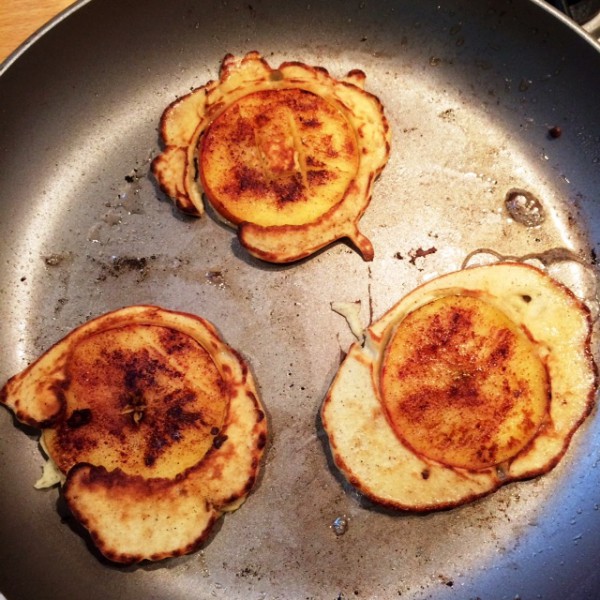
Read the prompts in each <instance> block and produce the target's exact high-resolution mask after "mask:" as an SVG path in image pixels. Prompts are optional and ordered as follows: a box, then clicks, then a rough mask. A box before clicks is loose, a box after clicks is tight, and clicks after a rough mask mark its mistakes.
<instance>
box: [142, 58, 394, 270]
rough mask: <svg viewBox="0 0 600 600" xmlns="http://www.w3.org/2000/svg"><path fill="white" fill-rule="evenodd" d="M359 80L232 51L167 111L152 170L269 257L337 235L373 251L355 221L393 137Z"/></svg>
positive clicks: (174, 194)
mask: <svg viewBox="0 0 600 600" xmlns="http://www.w3.org/2000/svg"><path fill="white" fill-rule="evenodd" d="M364 82H365V74H364V73H363V72H362V71H359V70H354V71H351V72H350V73H348V75H347V76H346V77H345V78H343V79H341V80H336V79H334V78H333V77H331V76H330V75H329V73H328V72H327V71H326V70H325V69H323V68H321V67H311V66H308V65H304V64H302V63H299V62H286V63H283V64H281V65H280V66H279V68H277V69H272V68H271V67H270V66H269V65H268V63H267V62H266V61H265V59H264V58H262V57H261V55H260V54H258V53H257V52H250V53H248V54H246V55H245V56H244V57H242V58H237V57H234V56H232V55H227V56H226V57H225V59H224V60H223V63H222V65H221V71H220V76H219V79H218V80H217V81H210V82H208V83H207V84H206V85H204V86H202V87H200V88H198V89H196V90H194V91H192V92H191V93H190V94H188V95H186V96H184V97H182V98H180V99H179V100H177V101H176V102H174V103H173V104H171V105H170V106H169V107H167V109H166V110H165V112H164V113H163V116H162V120H161V126H160V131H161V137H162V141H163V143H164V149H163V152H162V153H161V154H160V155H159V156H157V157H156V159H155V160H154V161H153V163H152V170H153V173H154V175H155V177H156V179H157V181H158V182H159V184H160V186H161V188H162V189H163V191H164V192H165V193H166V194H167V195H168V196H170V197H171V198H172V199H173V201H174V202H175V204H176V205H177V206H178V207H179V208H180V209H181V210H182V211H184V212H187V213H189V214H193V215H197V216H200V215H202V214H203V212H204V205H203V200H202V192H204V194H205V196H206V199H207V200H208V202H209V203H210V204H211V205H212V207H213V208H214V209H215V210H216V211H217V213H218V214H219V215H220V216H221V217H222V218H223V219H225V220H226V221H227V222H228V223H230V224H231V225H232V226H234V227H235V228H236V229H237V232H238V237H239V239H240V242H241V243H242V245H243V246H244V247H245V248H246V249H247V250H248V251H249V252H250V253H251V254H253V255H254V256H257V257H258V258H261V259H263V260H265V261H270V262H277V263H279V262H291V261H295V260H298V259H300V258H303V257H306V256H308V255H310V254H312V253H313V252H315V251H317V250H319V249H320V248H323V247H325V246H327V245H329V244H330V243H332V242H333V241H335V240H338V239H341V238H347V239H349V240H351V241H352V242H353V243H354V244H355V246H356V247H357V248H358V250H359V252H360V253H361V254H362V256H363V258H364V259H365V260H372V258H373V246H372V244H371V242H370V241H369V240H368V239H367V238H366V237H365V236H364V235H363V234H362V233H361V232H360V231H359V230H358V226H357V223H358V221H359V219H360V217H361V216H362V214H363V212H364V211H365V209H366V207H367V206H368V204H369V202H370V199H371V188H372V185H373V182H374V180H375V179H376V177H377V176H378V175H379V173H380V172H381V171H382V169H383V167H384V166H385V164H386V162H387V160H388V157H389V152H390V139H389V138H390V135H389V127H388V123H387V120H386V118H385V116H384V113H383V107H382V106H381V103H380V102H379V100H378V99H377V98H376V97H375V96H373V95H372V94H370V93H368V92H366V91H365V90H364V89H363V88H364Z"/></svg>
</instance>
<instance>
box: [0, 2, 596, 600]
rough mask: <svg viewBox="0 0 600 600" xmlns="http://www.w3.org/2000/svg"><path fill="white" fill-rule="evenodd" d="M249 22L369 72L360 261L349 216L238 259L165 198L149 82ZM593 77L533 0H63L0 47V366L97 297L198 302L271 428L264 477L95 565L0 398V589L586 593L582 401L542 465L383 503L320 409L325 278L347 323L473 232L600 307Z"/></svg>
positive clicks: (232, 248) (327, 326)
mask: <svg viewBox="0 0 600 600" xmlns="http://www.w3.org/2000/svg"><path fill="white" fill-rule="evenodd" d="M250 50H258V51H260V52H261V53H262V54H263V55H264V56H265V57H266V58H267V60H268V61H269V62H270V63H271V64H272V65H273V66H276V65H278V64H279V63H280V62H282V61H284V60H301V61H303V62H306V63H308V64H313V65H320V66H323V67H325V68H327V69H328V70H329V71H330V72H331V73H332V74H333V75H334V76H342V75H344V74H345V73H346V72H348V71H349V70H351V69H354V68H360V69H362V70H363V71H365V73H366V74H367V81H366V87H367V89H368V90H369V91H370V92H372V93H374V94H376V95H377V96H379V98H380V99H381V101H382V102H383V104H384V106H385V110H386V114H387V116H388V119H389V121H390V126H391V128H392V134H393V139H392V154H391V158H390V162H389V164H388V166H387V167H386V169H385V171H384V172H383V174H382V176H381V177H380V179H379V180H378V181H377V182H376V185H375V188H374V195H373V200H372V202H371V205H370V206H369V208H368V210H367V211H366V213H365V215H364V217H363V219H362V220H361V230H362V231H363V232H364V233H365V234H366V235H367V236H368V237H369V238H370V239H371V240H372V241H373V244H374V247H375V259H374V260H373V261H372V262H370V263H367V262H364V261H363V260H362V259H361V258H360V256H359V255H358V254H357V253H356V252H355V251H354V249H353V248H352V247H351V246H349V245H347V244H345V243H344V242H338V243H336V244H334V245H333V246H331V247H329V248H327V249H325V250H323V251H321V252H320V253H318V254H317V255H315V256H313V257H311V258H309V259H307V260H304V261H302V262H299V263H295V264H292V265H286V266H274V265H270V264H266V263H263V262H260V261H258V260H255V259H252V258H250V257H249V256H248V255H247V254H246V253H245V252H244V250H243V249H242V248H241V247H240V245H239V244H238V242H237V239H236V237H235V235H234V233H233V232H232V231H231V230H229V229H228V228H227V227H225V226H223V225H222V224H220V223H219V221H218V220H217V219H216V218H214V215H212V214H208V215H206V216H204V217H203V218H202V219H200V220H196V219H193V218H191V217H186V216H183V215H182V214H180V213H178V212H177V210H175V209H174V208H173V207H172V205H171V203H170V202H169V201H168V200H167V199H166V198H165V197H164V196H163V195H162V194H161V193H160V191H159V190H158V189H157V187H156V186H155V184H154V182H153V181H152V178H151V177H150V176H149V163H150V161H151V159H152V157H153V156H154V155H155V154H156V153H157V151H158V149H159V142H158V136H157V124H158V119H159V117H160V114H161V112H162V110H163V108H164V107H165V106H166V105H167V104H168V103H170V102H171V101H173V100H174V99H175V98H176V97H177V96H179V95H182V94H184V93H186V92H187V91H188V90H190V89H191V88H194V87H197V86H199V85H202V84H203V83H205V82H206V81H207V80H208V79H213V78H215V77H216V76H217V70H218V65H219V63H220V61H221V59H222V58H223V56H224V55H225V54H227V53H233V54H243V53H245V52H247V51H250ZM599 96H600V51H599V49H598V46H597V45H596V43H595V42H594V40H593V39H592V38H591V37H590V36H589V35H587V34H585V33H584V32H583V31H582V30H580V29H579V28H578V27H576V26H575V25H574V24H572V23H571V22H570V21H569V20H568V19H567V18H566V17H564V16H561V15H560V14H559V13H558V12H556V11H555V10H554V9H551V8H549V7H548V6H547V5H546V4H544V3H542V2H540V1H533V0H531V1H525V0H522V1H509V0H482V1H480V2H469V1H466V0H443V1H437V2H432V1H431V2H430V1H426V0H421V1H419V2H408V1H403V0H394V1H392V0H389V1H388V0H361V1H359V0H352V1H350V2H348V1H346V0H328V1H321V0H308V1H304V0H303V1H299V2H274V1H270V0H250V1H248V0H245V1H244V2H240V1H238V0H214V1H211V0H206V1H192V0H173V1H172V2H163V1H161V0H147V1H144V2H142V1H140V0H102V1H92V2H81V3H79V4H78V5H76V7H75V8H74V9H72V10H69V11H67V12H66V13H65V14H64V15H63V17H62V18H59V19H57V20H56V21H55V23H54V25H53V26H52V27H49V28H47V30H46V31H45V32H44V34H43V35H40V36H38V37H37V38H36V39H35V40H34V43H29V44H27V47H26V48H24V49H23V50H22V51H20V52H17V53H16V54H15V55H14V56H12V57H11V58H10V59H9V60H8V61H7V62H6V63H5V64H4V66H3V69H2V71H1V77H0V203H1V206H2V218H1V220H0V257H1V258H2V266H3V267H2V272H1V274H0V277H1V285H0V294H1V299H2V302H1V311H2V312H1V314H2V319H0V332H1V338H0V339H2V345H3V352H2V357H1V359H0V375H1V377H2V379H3V381H4V380H6V379H7V378H8V377H10V376H11V375H13V374H14V373H16V372H18V371H19V370H21V369H22V368H23V367H25V366H26V365H27V364H28V363H29V362H30V361H32V360H33V359H34V358H35V357H37V356H38V355H39V354H40V353H41V352H43V351H44V350H45V349H47V348H48V347H49V346H50V345H51V344H52V343H54V342H55V341H57V340H58V339H60V338H61V337H62V336H63V335H65V334H66V333H67V332H69V331H70V330H71V329H72V328H73V327H75V326H76V325H78V324H80V323H82V322H83V321H85V320H86V319H88V318H90V317H92V316H96V315H99V314H101V313H103V312H106V311H108V310H111V309H114V308H118V307H121V306H124V305H128V304H137V303H152V304H158V305H162V306H164V307H166V308H171V309H177V310H184V311H188V312H193V313H196V314H200V315H201V316H204V317H206V318H207V319H209V320H210V321H212V322H213V323H215V324H216V325H217V327H218V328H219V330H220V331H221V333H222V334H223V336H224V338H225V339H226V340H227V341H228V342H229V343H230V344H231V345H232V346H234V347H235V348H237V349H239V350H240V351H241V353H242V354H243V355H244V356H245V357H246V358H247V360H248V362H249V363H250V364H251V366H252V369H253V372H254V374H255V376H256V379H257V381H258V384H259V386H260V393H261V395H262V398H263V401H264V403H265V405H266V407H267V411H268V418H269V425H270V430H271V438H270V441H269V446H268V451H267V457H266V461H265V465H264V469H263V476H262V477H261V480H260V482H259V484H258V487H257V489H256V490H255V492H254V493H253V494H252V495H251V496H250V498H249V500H248V501H247V503H246V504H245V505H244V506H243V507H242V508H241V509H240V510H238V511H237V512H236V513H233V514H230V515H227V516H226V517H225V518H224V519H223V520H222V522H221V523H220V524H219V526H218V527H217V531H216V532H215V533H214V535H213V536H212V537H211V539H210V540H209V542H208V543H207V544H206V545H205V546H204V547H203V548H202V549H200V550H199V551H197V552H196V553H194V554H192V555H190V556H186V557H181V558H178V559H172V560H168V561H164V562H162V563H158V564H146V565H141V566H137V567H115V566H113V565H111V564H108V563H107V562H106V561H104V560H102V558H100V557H99V556H98V554H97V553H96V552H95V550H94V549H93V548H92V547H91V545H90V544H89V542H88V539H87V537H86V535H85V533H83V532H82V531H81V530H80V529H79V528H78V527H77V526H76V525H75V524H74V523H73V520H72V519H71V518H70V517H69V515H68V514H67V513H66V511H65V509H64V506H63V504H62V502H61V500H60V498H59V494H58V493H57V491H56V490H48V491H43V492H40V491H36V490H34V489H33V487H32V484H33V482H34V481H35V480H36V479H37V478H38V477H39V474H40V470H41V464H42V458H41V455H40V453H39V449H38V447H37V443H36V439H37V438H36V434H35V432H34V431H31V430H29V429H27V428H24V427H22V426H15V425H16V423H15V421H14V420H13V419H12V417H11V415H10V414H9V413H8V411H2V412H1V413H0V481H1V484H0V515H1V517H0V591H1V592H2V593H3V594H4V595H5V596H6V598H8V600H29V599H31V598H36V600H43V599H46V598H47V599H53V600H54V599H62V598H65V599H72V598H88V599H89V600H95V599H100V598H102V599H105V598H122V599H130V598H146V599H152V598H156V599H159V598H160V599H162V598H171V599H177V598H227V599H231V598H244V599H267V598H269V599H275V598H286V599H296V598H298V599H308V598H319V599H321V598H323V599H336V598H345V599H349V598H357V599H360V598H363V599H364V598H382V599H387V598H403V599H405V598H407V599H423V598H430V599H436V600H438V599H440V600H441V599H446V598H461V599H469V598H470V599H475V598H481V599H482V600H491V599H507V600H513V599H515V598H521V599H522V600H529V599H534V598H536V599H537V598H544V599H559V598H560V599H583V598H593V597H599V596H600V570H599V569H598V568H597V564H598V556H599V555H600V508H599V507H600V492H599V491H598V490H600V467H597V465H599V464H600V444H599V441H600V424H599V422H598V418H597V414H596V411H594V412H593V413H592V415H591V417H590V418H589V419H588V421H587V422H586V423H585V424H584V426H583V427H582V428H581V430H580V431H579V432H578V433H577V435H576V436H575V437H574V439H573V441H572V444H571V446H570V448H569V450H568V452H567V454H566V456H565V458H564V460H563V461H562V462H561V463H560V464H559V465H558V467H556V468H555V469H554V470H553V471H552V472H551V473H549V474H547V475H545V476H543V477H540V478H538V479H535V480H532V481H526V482H521V483H516V484H511V485H509V486H506V487H505V488H503V489H501V490H500V491H498V492H496V493H494V494H493V495H491V496H489V497H487V498H484V499H482V500H479V501H477V502H475V503H473V504H470V505H467V506H464V507H462V508H458V509H454V510H450V511H444V512H440V513H434V514H428V515H411V514H397V513H393V512H387V511H384V510H380V509H377V508H376V507H374V506H371V505H369V504H368V503H366V502H364V500H363V499H361V498H360V497H359V496H357V494H355V493H354V492H353V491H352V490H351V489H349V488H348V487H347V486H345V485H344V484H343V482H342V481H341V480H340V478H339V477H338V475H337V473H336V472H335V470H334V469H333V468H332V467H331V464H330V462H331V461H330V457H329V456H328V454H327V452H326V444H325V442H324V435H323V432H322V431H321V428H320V424H319V422H318V419H317V414H318V410H319V407H320V405H321V402H322V399H323V397H324V395H325V393H326V391H327V388H328V386H329V384H330V382H331V379H332V377H333V375H334V374H335V372H336V369H337V367H338V365H339V359H340V355H341V354H343V352H345V351H346V350H347V348H348V346H349V344H350V343H351V342H352V339H353V338H352V334H351V332H350V330H349V328H348V327H347V325H346V323H345V321H344V319H343V318H341V317H340V316H339V315H337V314H336V313H334V312H333V311H332V310H331V307H330V303H331V302H332V301H351V302H354V301H357V300H360V301H361V307H362V315H361V316H362V319H363V322H364V323H365V324H366V323H367V322H368V321H369V319H370V318H377V317H378V316H380V315H381V314H382V313H383V312H384V311H385V310H386V309H387V308H388V307H389V306H390V305H391V304H392V303H394V302H395V301H396V300H398V299H399V298H400V297H401V296H402V295H403V294H405V293H406V292H408V291H409V290H411V289H412V288H414V287H415V286H416V285H418V284H419V283H421V282H422V281H424V280H426V279H428V278H430V277H432V276H434V275H436V274H441V273H445V272H448V271H452V270H455V269H458V268H460V267H461V265H462V264H463V261H464V260H465V258H466V257H467V256H468V255H469V254H470V253H471V252H473V251H475V250H478V249H491V250H493V251H494V252H496V253H499V254H500V255H504V256H507V255H510V256H524V255H528V254H533V255H536V256H537V258H534V259H533V260H532V262H534V263H536V264H542V265H543V266H544V267H545V268H548V270H549V271H550V272H551V274H553V275H554V276H556V277H558V278H561V279H562V280H564V281H566V282H567V283H568V284H569V285H571V286H572V288H573V289H574V290H575V291H576V293H577V294H578V295H580V296H581V297H583V298H584V299H585V300H586V301H587V302H588V304H589V305H590V307H591V308H592V310H593V312H594V315H596V313H597V301H596V289H595V278H596V277H595V276H596V273H595V271H596V258H597V252H598V245H599V243H600V199H599V198H598V194H599V190H600V110H599V107H600V104H599V100H598V98H599ZM555 128H560V135H557V134H556V132H557V131H558V130H557V129H555ZM551 130H552V131H553V132H554V136H552V135H550V133H549V132H550V131H551ZM514 189H518V190H525V191H527V192H528V193H530V194H532V195H533V197H534V198H535V199H537V201H538V203H539V206H541V207H542V209H543V211H544V214H545V217H546V218H545V220H544V222H543V223H542V224H541V225H540V224H536V223H532V222H531V221H528V219H527V218H526V217H527V215H520V214H511V213H509V212H508V210H507V204H506V197H507V194H508V193H509V192H510V190H514ZM556 249H559V251H557V250H556ZM477 257H479V258H485V259H486V260H487V259H489V258H490V255H489V254H485V255H484V254H479V255H477ZM477 257H476V258H477ZM572 258H576V260H572ZM566 259H568V260H566ZM594 347H595V348H596V343H595V346H594ZM337 519H342V520H343V521H344V522H345V523H346V524H347V527H346V528H341V529H340V528H336V527H335V526H334V525H335V524H336V520H337ZM339 522H340V521H337V523H339ZM342 531H344V532H343V534H342Z"/></svg>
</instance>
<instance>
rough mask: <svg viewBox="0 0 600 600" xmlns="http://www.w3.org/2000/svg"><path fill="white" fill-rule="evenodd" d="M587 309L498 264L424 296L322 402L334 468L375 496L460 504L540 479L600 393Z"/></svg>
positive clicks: (533, 274)
mask: <svg viewBox="0 0 600 600" xmlns="http://www.w3.org/2000/svg"><path fill="white" fill-rule="evenodd" d="M590 339H591V319H590V314H589V310H588V309H587V307H586V306H585V305H584V304H583V303H582V302H581V301H579V300H578V299H577V298H576V297H575V296H574V294H573V293H572V292H571V291H570V290H569V289H567V288H566V287H565V286H563V285H562V284H560V283H558V282H557V281H555V280H554V279H552V278H550V277H549V276H548V275H547V274H546V273H544V272H542V271H540V270H538V269H536V268H534V267H531V266H529V265H525V264H521V263H498V264H494V265H488V266H482V267H474V268H469V269H465V270H462V271H458V272H455V273H450V274H447V275H444V276H441V277H438V278H436V279H433V280H430V281H428V282H427V283H425V284H423V285H421V286H420V287H418V288H416V289H415V290H413V291H412V292H410V293H409V294H408V295H407V296H405V297H404V298H403V299H402V300H400V301H399V302H398V303H397V304H396V305H395V306H393V307H392V308H391V309H390V310H389V311H388V312H387V313H385V314H384V315H383V316H382V317H381V318H380V319H379V320H378V321H377V322H375V323H373V324H372V325H371V326H370V327H369V328H368V329H367V331H366V334H365V343H364V344H360V343H355V344H353V345H352V346H351V348H350V350H349V352H348V354H347V356H346V358H345V359H344V361H343V363H342V365H341V366H340V368H339V370H338V373H337V375H336V376H335V378H334V381H333V382H332V384H331V387H330V389H329V391H328V394H327V396H326V398H325V400H324V402H323V405H322V407H321V420H322V424H323V428H324V430H325V432H326V434H327V436H328V440H329V446H330V449H331V454H332V456H333V459H334V462H335V464H336V466H337V468H338V469H339V470H340V472H341V473H342V474H343V475H344V477H345V478H346V480H347V481H348V482H349V483H350V484H351V485H352V486H354V487H355V488H356V489H357V490H358V491H360V492H361V493H362V494H363V495H364V496H366V497H367V498H369V499H371V500H372V501H374V502H376V503H378V504H382V505H384V506H387V507H390V508H394V509H399V510H407V511H416V512H426V511H433V510H440V509H446V508H451V507H455V506H458V505H461V504H464V503H466V502H470V501H473V500H475V499H476V498H479V497H482V496H485V495H486V494H489V493H491V492H493V491H494V490H496V489H498V488H499V487H500V486H502V485H504V484H507V483H509V482H511V481H516V480H520V479H527V478H531V477H536V476H539V475H542V474H544V473H546V472H548V471H549V470H551V469H552V468H553V467H554V466H555V465H556V464H557V463H558V462H559V460H560V459H561V457H562V456H563V455H564V453H565V451H566V450H567V447H568V446H569V443H570V441H571V438H572V436H573V434H574V433H575V431H576V430H577V429H578V427H579V426H580V425H581V424H582V423H583V421H584V420H585V418H586V416H587V415H588V414H589V413H590V411H591V409H592V406H593V404H594V398H595V393H596V389H597V373H596V365H595V363H594V360H593V358H592V355H591V351H590V343H591V342H590Z"/></svg>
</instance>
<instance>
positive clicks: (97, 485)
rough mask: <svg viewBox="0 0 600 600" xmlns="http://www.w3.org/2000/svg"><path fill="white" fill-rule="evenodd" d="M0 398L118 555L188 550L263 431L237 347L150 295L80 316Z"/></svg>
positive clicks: (203, 533)
mask: <svg viewBox="0 0 600 600" xmlns="http://www.w3.org/2000/svg"><path fill="white" fill-rule="evenodd" d="M0 399H1V400H2V402H3V403H4V404H5V405H6V406H8V407H9V408H10V409H11V410H12V411H13V412H14V414H15V415H16V417H17V418H18V419H19V420H20V421H22V422H24V423H27V424H29V425H33V426H35V427H39V428H41V429H42V441H43V446H44V448H45V449H46V450H47V452H48V455H49V457H50V458H51V459H52V461H53V462H54V464H55V465H56V467H57V468H58V469H59V470H60V472H61V473H62V474H63V475H64V477H65V482H64V487H63V494H64V498H65V500H66V502H67V505H68V506H69V508H70V510H71V512H72V513H73V515H74V516H75V518H76V519H77V520H78V521H79V522H80V523H81V524H82V525H83V526H84V527H85V528H86V529H87V530H88V531H89V533H90V535H91V537H92V539H93V541H94V543H95V544H96V546H97V547H98V549H99V550H100V551H101V552H102V554H104V555H105V556H106V557H107V558H109V559H110V560H112V561H115V562H121V563H133V562H140V561H142V560H159V559H162V558H167V557H170V556H177V555H180V554H185V553H188V552H191V551H193V550H194V549H196V548H197V547H198V546H199V545H200V544H201V543H202V542H203V541H204V540H205V539H206V537H207V535H208V534H209V532H210V530H211V526H212V525H213V523H214V522H215V521H216V520H217V519H218V518H219V517H220V516H221V515H222V514H223V513H224V512H226V511H230V510H234V509H236V508H238V507H239V506H240V505H241V504H242V503H243V502H244V500H245V499H246V497H247V495H248V494H249V493H250V491H251V489H252V487H253V485H254V483H255V481H256V477H257V475H258V472H259V466H260V459H261V456H262V454H263V450H264V446H265V441H266V433H267V429H266V420H265V415H264V411H263V409H262V406H261V403H260V400H259V398H258V394H257V391H256V386H255V383H254V380H253V377H252V374H251V373H250V371H249V369H248V366H247V365H246V363H245V361H244V360H243V359H242V358H241V356H240V355H239V354H238V353H237V352H236V351H235V350H233V349H232V348H230V347H229V346H228V345H227V344H225V342H223V340H222V339H221V338H220V337H219V335H218V333H217V331H216V329H215V328H214V326H213V325H212V324H210V323H209V322H208V321H206V320H204V319H201V318H200V317H197V316H194V315H190V314H186V313H180V312H174V311H168V310H165V309H162V308H159V307H155V306H131V307H127V308H123V309H120V310H117V311H114V312H111V313H108V314H106V315H103V316H101V317H98V318H96V319H93V320H91V321H89V322H87V323H85V324H84V325H82V326H80V327H78V328H77V329H75V330H74V331H72V332H71V333H70V334H69V335H67V336H66V337H65V338H63V339H62V340H61V341H60V342H58V343H57V344H56V345H55V346H53V347H52V348H50V349H49V350H48V351H47V352H46V353H45V354H44V355H43V356H42V357H40V358H39V359H38V360H37V361H36V362H35V363H33V364H32V365H31V366H30V367H28V368H27V369H25V370H24V371H23V372H22V373H20V374H18V375H15V376H14V377H12V378H11V379H10V380H9V381H8V382H7V384H6V385H5V386H4V388H3V389H2V393H1V396H0Z"/></svg>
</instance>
